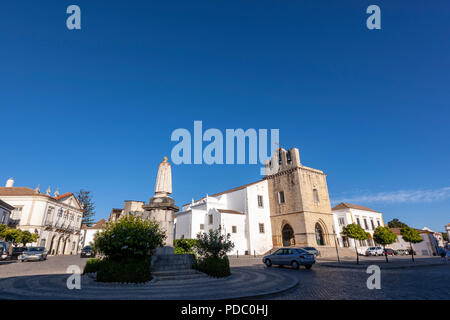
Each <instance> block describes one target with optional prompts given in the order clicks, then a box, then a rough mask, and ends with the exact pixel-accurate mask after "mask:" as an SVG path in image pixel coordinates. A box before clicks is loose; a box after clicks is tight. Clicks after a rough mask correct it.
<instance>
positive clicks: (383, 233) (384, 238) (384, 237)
mask: <svg viewBox="0 0 450 320" xmlns="http://www.w3.org/2000/svg"><path fill="white" fill-rule="evenodd" d="M373 240H374V241H375V242H376V243H378V244H381V245H382V246H383V249H384V256H385V257H386V262H389V260H388V256H387V253H386V245H387V244H392V243H394V242H395V240H397V236H396V235H395V233H393V232H392V231H391V230H390V229H389V228H388V227H377V228H376V229H375V231H374V232H373Z"/></svg>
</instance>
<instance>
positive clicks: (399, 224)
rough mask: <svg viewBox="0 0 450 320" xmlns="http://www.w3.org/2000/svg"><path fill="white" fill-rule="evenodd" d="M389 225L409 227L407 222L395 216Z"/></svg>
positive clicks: (392, 226)
mask: <svg viewBox="0 0 450 320" xmlns="http://www.w3.org/2000/svg"><path fill="white" fill-rule="evenodd" d="M388 227H389V228H404V227H407V225H406V223H403V222H401V221H400V220H398V219H397V218H395V219H392V220H391V221H389V222H388Z"/></svg>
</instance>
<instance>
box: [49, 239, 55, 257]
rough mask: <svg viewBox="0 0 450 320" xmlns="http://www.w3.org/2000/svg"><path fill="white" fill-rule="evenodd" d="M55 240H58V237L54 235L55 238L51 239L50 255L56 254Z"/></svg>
mask: <svg viewBox="0 0 450 320" xmlns="http://www.w3.org/2000/svg"><path fill="white" fill-rule="evenodd" d="M55 238H56V235H53V237H52V238H51V239H52V240H50V248H49V249H48V254H52V255H53V254H54V253H55V252H54V251H55V249H54V247H55Z"/></svg>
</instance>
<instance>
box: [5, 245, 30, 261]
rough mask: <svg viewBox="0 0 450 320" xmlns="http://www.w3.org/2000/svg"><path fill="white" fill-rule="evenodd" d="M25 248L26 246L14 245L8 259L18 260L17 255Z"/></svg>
mask: <svg viewBox="0 0 450 320" xmlns="http://www.w3.org/2000/svg"><path fill="white" fill-rule="evenodd" d="M26 250H27V247H14V248H12V253H11V256H10V257H9V259H10V260H18V259H19V257H20V256H21V255H22V254H23V253H24V252H25V251H26Z"/></svg>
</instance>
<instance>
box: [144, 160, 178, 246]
mask: <svg viewBox="0 0 450 320" xmlns="http://www.w3.org/2000/svg"><path fill="white" fill-rule="evenodd" d="M171 193H172V169H171V167H170V163H169V162H167V157H164V159H163V161H162V162H161V163H160V164H159V167H158V175H157V176H156V184H155V195H154V196H153V197H152V198H150V201H149V203H148V204H147V205H145V206H144V207H143V208H144V210H146V211H148V212H149V214H148V216H149V218H150V219H155V220H156V222H158V224H159V225H160V227H161V228H162V229H164V230H165V232H166V235H167V238H166V242H165V247H164V248H160V249H159V250H157V253H158V254H170V253H173V250H174V249H173V238H174V213H175V212H178V211H179V208H178V207H177V206H176V205H175V200H174V199H173V198H172V197H170V194H171Z"/></svg>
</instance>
